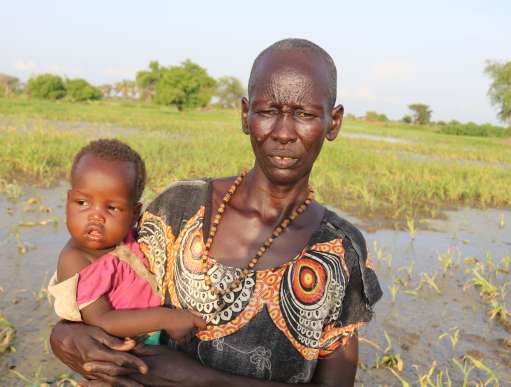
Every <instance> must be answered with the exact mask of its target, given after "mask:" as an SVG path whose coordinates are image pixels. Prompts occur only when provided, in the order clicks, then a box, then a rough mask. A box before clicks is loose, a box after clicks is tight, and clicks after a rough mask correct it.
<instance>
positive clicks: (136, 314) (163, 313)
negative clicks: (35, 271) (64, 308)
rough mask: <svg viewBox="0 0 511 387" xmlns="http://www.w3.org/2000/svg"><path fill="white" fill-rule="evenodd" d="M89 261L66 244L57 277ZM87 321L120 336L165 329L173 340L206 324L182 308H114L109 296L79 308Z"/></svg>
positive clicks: (64, 278) (77, 269)
mask: <svg viewBox="0 0 511 387" xmlns="http://www.w3.org/2000/svg"><path fill="white" fill-rule="evenodd" d="M89 264H90V262H89V260H87V258H86V257H85V256H84V255H83V253H82V252H81V251H79V250H77V249H75V248H73V247H69V246H66V247H65V248H64V250H63V251H62V253H61V254H60V257H59V263H58V271H57V277H58V280H59V281H63V280H66V279H68V278H70V277H72V276H73V275H75V274H76V273H79V272H80V271H81V270H82V269H84V268H85V267H87V266H88V265H89ZM80 313H81V316H82V319H83V321H84V322H85V323H87V324H89V325H94V326H97V327H100V328H102V329H103V330H105V331H106V332H108V333H110V334H112V335H115V336H120V337H130V336H136V335H140V334H145V333H149V332H153V331H159V330H166V331H167V332H168V333H169V335H170V336H171V337H172V338H173V339H175V340H182V339H183V338H185V337H186V336H188V335H189V334H190V333H191V332H193V331H195V330H201V329H205V328H206V323H205V322H204V320H203V319H202V318H200V317H198V316H196V315H194V314H192V313H191V312H189V311H187V310H183V309H169V308H162V307H160V308H158V307H156V308H148V309H127V310H115V309H113V308H112V305H111V304H110V301H109V300H108V297H106V296H101V297H100V298H98V299H97V300H95V301H94V302H92V303H91V304H90V305H87V306H86V307H84V308H83V309H81V311H80Z"/></svg>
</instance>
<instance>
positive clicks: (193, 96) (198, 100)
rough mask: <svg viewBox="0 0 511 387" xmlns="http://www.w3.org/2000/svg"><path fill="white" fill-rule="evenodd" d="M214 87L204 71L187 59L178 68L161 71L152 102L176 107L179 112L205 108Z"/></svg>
mask: <svg viewBox="0 0 511 387" xmlns="http://www.w3.org/2000/svg"><path fill="white" fill-rule="evenodd" d="M215 86H216V82H215V80H214V79H213V78H211V77H210V76H209V75H208V72H207V71H206V69H204V68H202V67H200V66H199V65H198V64H195V63H193V62H192V61H191V60H189V59H188V60H186V61H184V62H183V63H182V64H181V65H180V66H170V67H167V68H164V69H162V76H161V79H160V80H159V81H158V82H157V83H156V90H155V96H154V100H155V102H156V103H158V104H161V105H176V107H177V109H178V110H179V111H181V110H183V109H184V108H194V107H205V106H207V105H208V103H209V101H210V100H211V97H212V95H213V93H214V90H215Z"/></svg>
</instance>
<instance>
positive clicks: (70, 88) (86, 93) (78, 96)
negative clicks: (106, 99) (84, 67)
mask: <svg viewBox="0 0 511 387" xmlns="http://www.w3.org/2000/svg"><path fill="white" fill-rule="evenodd" d="M66 91H67V97H68V98H69V99H71V100H72V101H92V100H98V99H101V97H102V96H103V95H102V94H101V90H100V89H99V88H97V87H94V86H92V85H91V84H90V83H89V82H87V81H86V80H85V79H79V78H77V79H69V80H67V81H66Z"/></svg>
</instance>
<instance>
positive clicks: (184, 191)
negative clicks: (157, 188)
mask: <svg viewBox="0 0 511 387" xmlns="http://www.w3.org/2000/svg"><path fill="white" fill-rule="evenodd" d="M209 182H210V179H197V180H180V181H176V182H173V183H172V184H170V185H169V186H168V187H167V188H166V189H164V190H163V191H162V192H161V193H160V194H159V195H158V196H156V198H155V199H154V200H153V201H152V202H151V203H150V204H149V206H148V207H147V210H148V211H151V212H158V211H159V210H160V209H161V208H168V207H169V205H171V206H173V207H174V206H179V205H183V204H188V203H190V200H194V199H195V200H199V199H204V197H205V194H206V193H207V191H208V187H209Z"/></svg>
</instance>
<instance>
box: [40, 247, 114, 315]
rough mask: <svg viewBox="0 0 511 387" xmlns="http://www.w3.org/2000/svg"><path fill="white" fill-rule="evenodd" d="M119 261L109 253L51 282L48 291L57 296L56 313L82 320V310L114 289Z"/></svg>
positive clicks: (54, 304) (54, 305)
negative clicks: (79, 269) (76, 271)
mask: <svg viewBox="0 0 511 387" xmlns="http://www.w3.org/2000/svg"><path fill="white" fill-rule="evenodd" d="M118 262H119V260H118V259H117V258H116V257H114V256H112V255H111V254H107V255H105V256H103V257H101V258H100V259H98V260H97V261H95V262H94V263H91V264H90V265H89V266H87V267H85V268H83V269H82V270H81V271H80V272H79V273H76V274H75V275H73V276H72V277H70V278H68V279H66V280H64V281H62V282H59V283H57V284H55V281H53V283H50V286H49V287H48V291H49V293H50V294H51V295H52V296H53V297H54V298H55V301H54V303H53V307H54V309H55V313H56V314H57V315H58V316H59V317H60V318H62V319H65V320H69V321H82V316H81V314H80V310H81V309H83V308H85V307H86V306H87V305H90V304H92V303H93V302H94V301H96V300H97V299H98V298H100V297H101V296H103V295H104V294H108V293H109V292H110V290H111V289H112V286H113V285H114V281H115V272H116V266H117V264H118Z"/></svg>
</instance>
